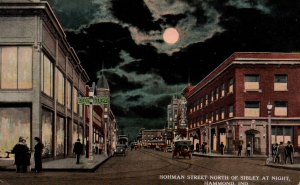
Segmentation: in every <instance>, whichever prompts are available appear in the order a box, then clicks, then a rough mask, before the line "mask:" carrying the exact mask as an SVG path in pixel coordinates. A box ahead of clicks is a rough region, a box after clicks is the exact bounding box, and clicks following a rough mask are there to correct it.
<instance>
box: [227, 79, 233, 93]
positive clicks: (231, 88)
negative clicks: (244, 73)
mask: <svg viewBox="0 0 300 185" xmlns="http://www.w3.org/2000/svg"><path fill="white" fill-rule="evenodd" d="M228 93H233V79H232V78H231V79H230V80H229V88H228Z"/></svg>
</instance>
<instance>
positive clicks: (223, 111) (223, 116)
mask: <svg viewBox="0 0 300 185" xmlns="http://www.w3.org/2000/svg"><path fill="white" fill-rule="evenodd" d="M224 118H225V108H222V109H221V119H224Z"/></svg>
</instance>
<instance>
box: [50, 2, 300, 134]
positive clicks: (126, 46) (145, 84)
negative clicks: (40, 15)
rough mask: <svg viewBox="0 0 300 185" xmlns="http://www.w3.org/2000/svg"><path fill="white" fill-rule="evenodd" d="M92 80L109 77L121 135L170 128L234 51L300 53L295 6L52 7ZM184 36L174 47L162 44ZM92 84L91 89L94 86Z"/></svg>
mask: <svg viewBox="0 0 300 185" xmlns="http://www.w3.org/2000/svg"><path fill="white" fill-rule="evenodd" d="M48 2H49V3H50V5H51V6H52V8H53V9H54V12H55V13H56V15H57V16H58V19H59V20H60V22H61V24H62V26H63V28H64V29H65V31H66V34H67V39H68V41H69V42H70V44H71V46H72V47H74V49H75V51H76V52H77V54H78V56H79V58H80V60H81V62H82V65H83V67H84V68H85V69H86V71H87V73H88V74H89V76H90V78H91V82H92V81H95V82H96V81H97V72H98V71H101V70H102V65H104V68H105V69H104V70H103V72H104V74H105V75H106V77H107V79H108V81H109V85H110V88H111V92H112V110H113V112H114V114H115V116H116V118H117V121H118V123H119V128H120V130H121V133H122V134H129V135H130V137H131V138H132V137H135V136H136V134H137V132H138V130H139V129H140V128H141V127H144V128H163V127H164V126H165V124H166V120H167V118H166V115H167V113H166V107H167V105H168V104H169V103H170V101H171V97H172V96H173V95H176V94H180V93H181V91H182V90H183V88H184V87H185V86H186V85H187V83H188V82H191V83H192V84H196V83H198V82H199V81H201V79H202V78H203V77H205V76H206V75H207V74H208V73H210V72H211V71H212V70H213V69H214V68H216V67H217V66H218V65H219V64H220V63H221V62H223V61H224V60H225V59H226V58H228V57H229V56H230V55H231V54H232V53H233V52H238V51H253V52H273V51H274V52H299V51H300V11H299V10H300V1H296V0H293V1H292V0H222V1H220V0H202V1H200V0H186V1H185V0H48ZM169 27H174V28H176V29H177V30H178V32H179V35H180V40H179V41H178V42H177V43H176V44H173V45H170V44H167V43H166V42H164V40H163V38H162V34H163V31H164V30H165V29H166V28H169ZM91 82H90V83H89V84H91Z"/></svg>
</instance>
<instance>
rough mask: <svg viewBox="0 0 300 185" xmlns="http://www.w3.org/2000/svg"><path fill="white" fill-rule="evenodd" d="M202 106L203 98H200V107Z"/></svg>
mask: <svg viewBox="0 0 300 185" xmlns="http://www.w3.org/2000/svg"><path fill="white" fill-rule="evenodd" d="M202 108H203V98H201V99H200V109H202Z"/></svg>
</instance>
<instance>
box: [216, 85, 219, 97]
mask: <svg viewBox="0 0 300 185" xmlns="http://www.w3.org/2000/svg"><path fill="white" fill-rule="evenodd" d="M217 99H219V87H217V88H216V100H217Z"/></svg>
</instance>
